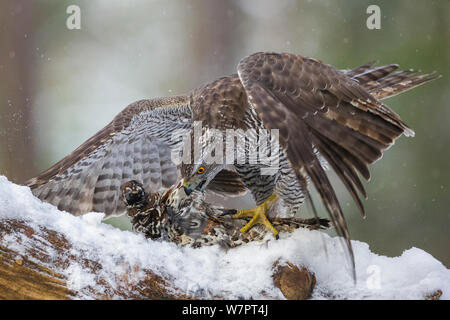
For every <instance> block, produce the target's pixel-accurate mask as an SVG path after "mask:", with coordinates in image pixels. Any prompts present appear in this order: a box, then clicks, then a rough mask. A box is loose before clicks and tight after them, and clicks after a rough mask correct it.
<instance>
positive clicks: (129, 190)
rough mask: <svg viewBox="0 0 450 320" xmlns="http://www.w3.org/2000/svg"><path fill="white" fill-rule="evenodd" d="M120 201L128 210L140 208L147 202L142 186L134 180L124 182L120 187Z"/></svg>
mask: <svg viewBox="0 0 450 320" xmlns="http://www.w3.org/2000/svg"><path fill="white" fill-rule="evenodd" d="M120 191H121V192H122V199H123V201H124V202H125V204H126V205H127V207H129V208H141V207H143V206H145V204H146V202H147V193H146V192H145V190H144V186H143V185H142V184H141V183H140V182H137V181H136V180H131V181H128V182H125V183H124V184H123V185H122V186H121V187H120Z"/></svg>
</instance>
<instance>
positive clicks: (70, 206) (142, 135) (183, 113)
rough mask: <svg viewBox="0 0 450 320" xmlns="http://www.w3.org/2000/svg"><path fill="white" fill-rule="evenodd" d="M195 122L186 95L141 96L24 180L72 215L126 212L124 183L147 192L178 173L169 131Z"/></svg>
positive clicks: (166, 183)
mask: <svg viewBox="0 0 450 320" xmlns="http://www.w3.org/2000/svg"><path fill="white" fill-rule="evenodd" d="M190 126H191V112H190V109H189V107H188V99H187V98H186V97H173V98H162V99H152V100H141V101H137V102H135V103H133V104H131V105H129V106H128V107H127V108H125V109H124V110H123V111H122V112H120V113H119V114H118V115H117V116H116V117H115V118H114V120H113V121H112V122H111V123H110V124H108V125H107V126H106V127H105V128H103V129H102V130H100V131H99V132H98V133H97V134H95V135H94V136H93V137H92V138H90V139H89V140H87V141H86V142H85V143H83V144H82V145H81V146H80V147H78V148H77V149H76V150H75V151H74V152H72V153H71V154H70V155H68V156H67V157H65V158H64V159H62V160H61V161H60V162H58V163H56V164H55V165H54V166H52V167H51V168H50V169H48V170H47V171H45V172H43V173H42V174H41V175H39V176H38V177H36V178H33V179H30V180H29V181H27V182H26V185H27V186H29V187H30V188H31V189H32V191H33V193H34V194H35V195H36V196H37V197H39V198H40V199H42V200H44V201H46V202H50V203H52V204H54V205H56V206H58V208H59V209H60V210H66V211H68V212H70V213H73V214H83V213H86V212H89V211H97V212H105V213H106V214H107V215H109V214H114V213H122V212H124V210H125V207H124V205H123V203H122V201H121V199H120V192H119V188H120V186H121V185H122V184H123V183H124V182H126V181H129V180H138V181H141V182H142V183H143V184H144V186H145V189H146V190H147V191H152V192H154V191H157V190H159V189H161V188H168V187H170V186H171V185H173V184H174V183H175V182H176V180H177V178H178V169H177V167H176V166H175V165H174V164H173V162H172V161H171V147H173V145H174V144H176V143H177V142H176V141H172V140H171V133H172V132H174V131H175V130H176V129H187V128H190Z"/></svg>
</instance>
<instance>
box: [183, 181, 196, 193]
mask: <svg viewBox="0 0 450 320" xmlns="http://www.w3.org/2000/svg"><path fill="white" fill-rule="evenodd" d="M183 189H184V193H186V195H187V196H188V195H190V194H191V193H192V191H194V189H193V188H192V186H191V185H190V183H189V182H187V181H186V180H183Z"/></svg>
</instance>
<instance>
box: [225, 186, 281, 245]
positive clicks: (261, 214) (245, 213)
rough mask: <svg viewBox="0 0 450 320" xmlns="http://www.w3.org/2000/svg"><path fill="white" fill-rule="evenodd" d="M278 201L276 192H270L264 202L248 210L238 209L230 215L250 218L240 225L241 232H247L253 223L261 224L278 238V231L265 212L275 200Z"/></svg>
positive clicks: (238, 217) (237, 217)
mask: <svg viewBox="0 0 450 320" xmlns="http://www.w3.org/2000/svg"><path fill="white" fill-rule="evenodd" d="M277 201H278V196H277V195H276V194H272V195H271V196H270V197H269V198H267V200H266V201H264V203H262V204H261V205H259V206H257V207H256V208H254V209H250V210H238V212H237V213H236V214H234V215H232V217H233V218H235V219H242V218H251V220H250V221H249V222H248V223H247V224H246V225H245V226H243V227H242V229H241V232H242V233H244V232H247V231H248V230H249V229H250V228H251V227H253V226H254V225H255V224H258V223H260V224H263V225H265V226H266V228H268V229H269V230H270V231H272V233H273V235H274V236H275V237H276V238H278V231H277V229H275V228H274V226H273V225H272V223H271V222H270V221H269V219H267V217H266V212H267V211H268V210H269V209H270V208H271V207H272V206H273V205H274V204H275V202H277Z"/></svg>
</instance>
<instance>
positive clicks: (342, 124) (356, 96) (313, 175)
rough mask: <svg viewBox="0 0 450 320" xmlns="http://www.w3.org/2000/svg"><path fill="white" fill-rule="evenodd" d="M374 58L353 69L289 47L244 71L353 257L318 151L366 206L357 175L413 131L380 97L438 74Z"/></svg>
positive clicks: (247, 64)
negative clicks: (295, 52) (290, 51)
mask: <svg viewBox="0 0 450 320" xmlns="http://www.w3.org/2000/svg"><path fill="white" fill-rule="evenodd" d="M373 64H374V63H368V64H366V65H363V66H361V67H358V68H356V69H354V70H350V71H348V72H346V73H344V72H341V71H338V70H337V69H335V68H333V67H331V66H329V65H325V64H323V63H321V62H319V61H317V60H314V59H309V58H303V57H300V56H294V55H290V54H266V53H257V54H254V55H251V56H249V57H247V58H244V59H243V60H242V61H241V62H240V63H239V66H238V72H239V76H240V78H241V80H242V83H243V85H244V87H245V89H246V91H247V96H248V100H249V102H250V104H251V105H252V106H253V107H254V108H255V110H256V112H257V113H258V115H259V117H260V118H261V119H262V120H263V123H264V125H265V126H266V127H268V128H269V129H279V130H280V144H281V145H282V146H283V147H284V148H285V150H286V152H287V154H288V158H289V160H290V162H291V164H292V165H293V167H294V168H295V169H296V173H297V176H298V178H299V180H300V181H305V180H306V176H308V177H309V178H310V179H311V181H312V183H313V185H314V186H315V188H316V189H317V191H318V193H319V195H320V197H321V199H322V202H323V204H324V206H325V208H326V209H327V211H328V212H329V214H330V217H331V220H332V221H333V223H334V225H335V226H336V229H337V232H338V234H340V235H342V236H344V237H345V239H346V242H347V245H348V249H349V253H350V256H351V257H352V260H353V253H352V249H351V244H350V239H349V235H348V231H347V226H346V223H345V219H344V216H343V213H342V209H341V207H340V205H339V201H338V199H337V197H336V194H335V192H334V189H333V187H332V186H331V184H330V181H329V180H328V177H327V175H326V173H325V171H324V169H323V168H322V166H321V165H320V161H319V159H318V157H317V154H316V153H315V152H314V148H316V149H317V150H318V152H319V153H320V155H322V156H323V157H324V158H325V159H326V160H327V162H328V163H329V165H330V166H331V167H332V168H333V170H334V171H335V172H336V174H337V175H338V177H339V178H340V180H341V181H342V182H343V184H344V185H345V187H346V188H347V190H348V191H349V193H350V194H351V196H352V197H353V199H354V200H355V202H356V204H357V205H358V207H359V209H360V210H361V212H362V213H363V214H364V213H365V212H364V207H363V204H362V202H361V200H360V198H359V194H358V192H359V193H360V194H362V195H363V196H364V197H366V193H365V190H364V187H363V185H362V183H361V180H360V178H359V176H358V173H357V172H359V173H360V174H361V175H362V176H363V177H365V178H366V179H368V178H369V177H370V174H369V170H368V165H369V164H371V163H373V162H374V161H376V160H377V159H379V158H380V157H381V155H382V151H383V150H385V149H386V148H388V147H389V146H390V145H392V143H393V142H394V141H395V139H396V138H397V137H398V136H400V135H401V134H402V133H404V134H405V135H413V131H412V130H411V129H409V128H408V127H407V126H406V124H404V123H403V122H402V120H401V119H400V117H399V116H398V115H397V114H396V113H395V112H393V111H392V110H391V109H389V108H388V107H387V106H386V105H384V104H383V103H381V102H380V101H378V100H377V99H380V98H386V97H389V96H391V95H393V94H396V93H399V92H401V91H405V90H407V89H409V86H412V87H414V86H417V85H419V84H422V83H424V82H427V81H430V80H432V79H434V78H436V76H435V75H433V74H431V75H418V76H417V75H413V73H412V72H410V71H400V72H396V73H393V72H394V71H395V70H396V69H397V68H398V66H397V65H387V66H382V67H376V68H372V66H373Z"/></svg>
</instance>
